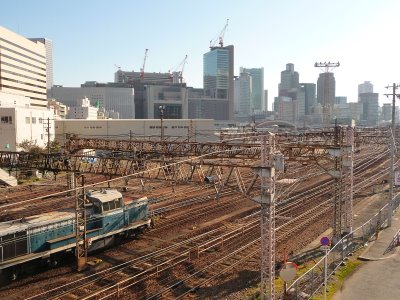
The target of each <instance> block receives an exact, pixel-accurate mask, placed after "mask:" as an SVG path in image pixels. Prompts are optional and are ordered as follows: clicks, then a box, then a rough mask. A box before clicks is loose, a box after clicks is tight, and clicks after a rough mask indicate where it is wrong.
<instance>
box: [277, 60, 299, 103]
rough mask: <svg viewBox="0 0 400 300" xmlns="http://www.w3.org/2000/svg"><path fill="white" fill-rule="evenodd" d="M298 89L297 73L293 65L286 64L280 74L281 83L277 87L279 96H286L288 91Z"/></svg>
mask: <svg viewBox="0 0 400 300" xmlns="http://www.w3.org/2000/svg"><path fill="white" fill-rule="evenodd" d="M298 87H299V73H298V72H296V71H295V70H294V64H291V63H289V64H286V70H284V71H282V72H281V82H280V83H279V85H278V89H279V93H278V95H279V96H285V97H287V96H288V93H289V91H292V90H293V89H297V88H298Z"/></svg>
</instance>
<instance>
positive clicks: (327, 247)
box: [319, 246, 331, 251]
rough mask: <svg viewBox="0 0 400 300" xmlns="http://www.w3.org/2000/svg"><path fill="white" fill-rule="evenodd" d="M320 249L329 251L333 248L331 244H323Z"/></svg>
mask: <svg viewBox="0 0 400 300" xmlns="http://www.w3.org/2000/svg"><path fill="white" fill-rule="evenodd" d="M319 249H320V250H321V251H329V250H330V249H331V247H330V246H321V247H319Z"/></svg>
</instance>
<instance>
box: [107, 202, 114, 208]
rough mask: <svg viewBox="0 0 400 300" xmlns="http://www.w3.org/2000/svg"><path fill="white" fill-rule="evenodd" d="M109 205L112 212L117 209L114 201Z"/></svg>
mask: <svg viewBox="0 0 400 300" xmlns="http://www.w3.org/2000/svg"><path fill="white" fill-rule="evenodd" d="M108 204H109V205H110V210H112V209H115V202H114V201H110V202H108Z"/></svg>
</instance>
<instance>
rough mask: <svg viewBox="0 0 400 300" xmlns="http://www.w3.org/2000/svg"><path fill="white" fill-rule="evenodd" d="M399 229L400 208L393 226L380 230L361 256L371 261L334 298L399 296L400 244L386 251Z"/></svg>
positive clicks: (386, 299)
mask: <svg viewBox="0 0 400 300" xmlns="http://www.w3.org/2000/svg"><path fill="white" fill-rule="evenodd" d="M399 229H400V209H398V210H397V212H396V213H395V215H394V216H393V219H392V226H391V227H390V228H386V229H385V230H383V231H381V232H380V234H379V236H378V239H377V240H376V241H374V242H372V243H371V244H370V245H369V246H368V248H367V249H366V250H365V251H364V252H363V253H362V254H361V255H360V258H361V257H362V258H363V259H365V260H368V261H367V262H366V263H365V264H363V265H362V266H361V267H360V268H359V269H358V270H357V271H356V272H355V273H354V274H353V275H352V276H350V278H348V279H347V280H346V281H345V283H344V285H343V287H342V289H341V290H340V291H339V292H337V293H336V294H335V295H334V297H333V298H332V299H333V300H353V299H354V300H358V299H362V300H369V299H371V300H372V299H374V300H375V299H378V300H392V299H393V300H398V299H400V251H399V250H400V249H399V248H400V247H398V248H396V249H395V250H394V251H392V252H390V253H388V254H385V255H384V254H383V253H384V251H385V250H386V248H387V247H388V246H389V244H390V243H391V241H392V239H393V236H394V235H395V234H396V232H397V231H398V230H399Z"/></svg>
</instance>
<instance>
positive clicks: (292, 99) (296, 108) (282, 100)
mask: <svg viewBox="0 0 400 300" xmlns="http://www.w3.org/2000/svg"><path fill="white" fill-rule="evenodd" d="M278 90H279V96H278V97H276V98H275V103H274V110H275V112H276V114H277V118H278V119H279V120H285V121H290V122H294V123H296V122H298V121H300V120H302V119H303V118H304V115H305V91H304V90H303V89H302V87H301V86H300V84H299V73H298V72H296V71H295V70H294V64H292V63H289V64H286V69H285V70H284V71H282V72H281V82H280V83H279V85H278Z"/></svg>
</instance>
